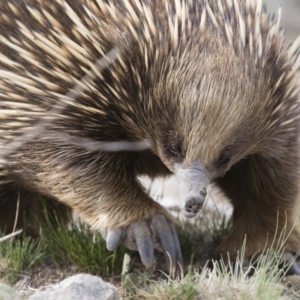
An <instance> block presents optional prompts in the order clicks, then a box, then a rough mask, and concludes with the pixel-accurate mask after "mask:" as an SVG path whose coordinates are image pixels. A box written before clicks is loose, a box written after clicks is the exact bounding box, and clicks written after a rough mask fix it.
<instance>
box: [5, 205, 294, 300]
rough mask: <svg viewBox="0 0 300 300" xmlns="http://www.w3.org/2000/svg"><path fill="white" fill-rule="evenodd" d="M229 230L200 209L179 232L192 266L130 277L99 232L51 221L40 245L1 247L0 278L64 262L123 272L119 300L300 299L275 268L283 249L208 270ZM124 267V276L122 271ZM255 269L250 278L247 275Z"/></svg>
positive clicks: (121, 252)
mask: <svg viewBox="0 0 300 300" xmlns="http://www.w3.org/2000/svg"><path fill="white" fill-rule="evenodd" d="M229 227H230V222H229V221H228V220H227V219H226V218H225V217H224V216H223V215H222V214H220V213H219V212H218V211H214V212H212V211H210V210H205V209H204V211H203V212H202V213H201V214H200V216H199V217H198V218H196V219H193V221H192V223H191V222H190V223H188V222H187V223H184V224H183V225H182V226H181V227H180V228H178V236H179V239H180V243H181V245H182V251H183V256H184V260H185V262H186V265H188V264H189V263H190V266H189V268H188V273H187V274H184V273H183V272H181V273H180V274H177V275H176V276H173V277H172V276H168V275H166V274H164V273H162V272H158V271H153V270H152V271H149V270H144V269H143V268H141V267H140V265H138V268H137V271H136V270H135V272H133V273H132V270H131V268H130V266H131V265H132V261H131V259H132V256H130V254H131V252H128V251H127V250H125V248H123V247H120V248H119V249H118V250H117V251H115V252H109V251H107V250H106V247H105V242H104V241H103V240H102V238H101V236H100V235H99V234H98V233H95V232H93V231H91V230H90V229H89V228H87V227H86V226H84V225H83V224H82V223H79V224H75V223H72V224H70V225H69V226H68V227H67V226H66V225H64V224H63V223H62V222H60V221H59V220H58V219H57V218H55V220H52V221H51V222H50V220H48V221H47V223H46V224H45V225H43V226H42V228H41V238H40V239H39V240H33V239H31V238H29V237H24V236H23V237H21V239H16V238H14V239H10V240H6V241H4V242H0V274H1V275H2V276H4V277H5V278H6V279H8V281H9V282H10V283H12V284H13V283H15V282H16V281H17V280H18V279H20V277H21V276H22V274H26V273H28V272H31V271H34V269H35V268H36V267H38V266H42V265H45V264H48V263H49V261H51V262H55V264H56V265H57V268H58V269H59V268H64V265H65V264H66V262H67V263H68V264H71V265H73V266H75V267H76V269H77V270H78V271H81V272H87V273H91V274H96V275H105V277H110V276H114V277H116V276H115V275H120V274H121V273H122V274H123V277H122V282H121V286H122V296H123V298H124V299H130V300H135V299H149V300H152V299H157V300H158V299H164V300H173V299H174V300H175V299H181V300H192V299H201V300H210V299H220V300H227V299H228V300H231V299H232V300H244V299H245V300H246V299H247V300H248V299H255V300H256V299H259V300H260V299H261V300H264V299H266V300H267V299H272V300H287V299H291V300H294V299H295V300H296V299H300V292H299V291H297V289H296V288H295V287H293V286H291V287H287V285H285V284H283V278H284V276H285V273H284V271H283V270H282V269H280V268H279V266H280V264H281V262H282V261H281V253H282V252H283V250H284V249H283V248H282V247H279V248H278V249H277V251H271V250H268V249H265V251H264V252H263V255H261V256H259V257H258V258H256V259H255V260H253V261H252V262H251V265H250V266H246V267H245V265H244V257H243V251H242V253H241V254H240V256H239V257H238V258H237V260H236V261H235V263H234V265H232V266H231V265H230V266H228V265H226V264H225V263H224V261H214V262H213V268H212V269H210V268H208V267H207V266H206V265H205V263H206V261H207V258H208V253H212V250H213V249H214V248H215V247H217V245H218V243H219V242H220V241H221V237H222V236H223V235H224V234H226V233H227V232H228V230H229ZM287 234H288V233H285V232H283V233H282V234H281V236H280V240H281V241H282V245H283V244H284V238H285V236H286V235H287ZM0 241H1V240H0ZM124 257H125V259H124ZM125 262H126V271H127V273H126V272H124V266H123V267H122V264H125ZM159 263H160V262H158V263H157V265H158V268H160V264H159ZM196 263H197V264H198V266H197V265H196ZM254 269H255V272H254V274H253V275H252V276H249V274H252V273H253V270H254ZM122 270H123V272H122ZM130 272H131V273H130ZM125 273H126V274H125ZM0 277H1V276H0ZM117 277H118V276H117ZM118 278H121V277H118Z"/></svg>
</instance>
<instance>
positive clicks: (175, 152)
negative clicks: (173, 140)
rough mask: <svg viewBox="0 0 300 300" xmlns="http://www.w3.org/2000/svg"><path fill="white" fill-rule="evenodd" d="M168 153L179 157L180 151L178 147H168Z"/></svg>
mask: <svg viewBox="0 0 300 300" xmlns="http://www.w3.org/2000/svg"><path fill="white" fill-rule="evenodd" d="M167 151H168V153H169V154H170V155H172V156H174V157H177V156H179V154H180V149H179V147H178V146H176V145H168V146H167Z"/></svg>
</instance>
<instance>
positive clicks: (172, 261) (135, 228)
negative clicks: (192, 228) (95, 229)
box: [102, 214, 182, 271]
mask: <svg viewBox="0 0 300 300" xmlns="http://www.w3.org/2000/svg"><path fill="white" fill-rule="evenodd" d="M102 235H103V237H104V238H105V239H106V246H107V249H108V250H111V251H113V250H115V249H116V248H117V247H118V246H119V245H120V244H123V245H124V246H126V247H127V248H129V249H131V250H138V251H139V253H140V256H141V260H142V262H143V264H144V265H145V266H151V265H152V264H153V257H154V248H155V249H159V250H162V251H163V252H164V254H165V258H166V262H167V267H168V269H169V270H170V271H172V270H174V269H175V268H176V266H177V264H178V263H179V264H180V265H181V266H182V254H181V249H180V244H179V241H178V237H177V233H176V230H175V227H174V224H173V223H172V222H170V221H169V220H167V218H166V217H165V216H164V215H162V214H156V215H154V216H153V217H152V218H150V219H148V220H147V221H140V222H135V223H132V224H130V225H129V226H128V227H123V228H115V229H107V230H104V231H102Z"/></svg>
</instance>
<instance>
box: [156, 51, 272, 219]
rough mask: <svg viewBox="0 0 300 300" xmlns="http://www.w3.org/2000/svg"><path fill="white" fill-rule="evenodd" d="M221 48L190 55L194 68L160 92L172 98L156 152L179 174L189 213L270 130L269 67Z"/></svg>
mask: <svg viewBox="0 0 300 300" xmlns="http://www.w3.org/2000/svg"><path fill="white" fill-rule="evenodd" d="M217 54H218V55H216V54H215V55H214V54H208V53H206V54H205V56H203V55H202V54H200V55H199V56H198V57H197V59H195V61H190V64H191V66H190V67H189V68H187V69H188V70H189V72H190V73H186V68H185V69H184V70H183V71H182V72H180V69H179V70H178V69H177V70H176V71H177V72H174V73H175V74H176V76H177V77H178V78H177V79H178V80H177V82H176V83H175V80H174V81H171V82H170V83H168V82H166V84H165V85H164V89H163V91H162V95H160V96H161V97H162V98H163V99H164V101H166V102H167V103H168V104H167V105H165V106H164V107H163V108H161V110H162V111H161V112H159V113H157V115H158V116H159V117H158V118H157V120H156V121H155V125H154V126H155V127H156V130H155V131H156V132H157V136H156V138H155V139H156V143H157V148H158V149H157V153H158V155H159V156H160V158H161V159H162V161H163V162H164V163H165V164H166V165H167V166H168V167H169V168H170V169H171V170H172V171H173V172H174V173H175V174H176V176H177V179H178V183H179V190H180V198H181V200H180V201H181V202H180V207H181V209H182V211H183V213H184V215H185V216H187V217H193V216H194V215H196V213H197V212H198V211H199V210H200V208H201V207H202V204H203V202H204V200H205V197H206V188H207V185H208V184H209V183H210V182H211V181H212V180H214V179H216V178H218V177H220V176H222V175H224V174H225V173H226V172H227V171H228V170H229V169H230V168H231V167H232V166H233V165H234V164H235V163H236V162H238V161H239V160H241V159H242V158H243V157H246V156H247V155H249V154H251V153H254V152H255V151H258V145H260V144H261V141H262V140H263V139H265V138H266V135H267V134H268V133H267V132H266V130H265V125H266V124H267V123H268V118H269V114H270V111H271V109H269V105H270V103H271V102H270V101H269V100H270V99H268V98H270V96H269V94H268V86H267V85H266V82H265V80H264V72H261V71H260V70H259V71H258V70H257V68H256V66H255V63H254V62H251V60H246V59H244V58H239V57H237V56H235V55H234V53H233V51H232V52H230V51H229V50H226V49H223V51H222V52H221V53H220V52H219V53H217ZM201 55H202V56H201ZM220 55H221V57H219V56H220ZM197 61H198V62H199V61H201V64H199V63H197ZM173 71H174V70H173ZM187 78H188V80H187ZM157 93H158V92H157ZM161 102H162V101H161Z"/></svg>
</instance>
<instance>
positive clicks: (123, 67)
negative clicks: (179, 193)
mask: <svg viewBox="0 0 300 300" xmlns="http://www.w3.org/2000/svg"><path fill="white" fill-rule="evenodd" d="M50 2H52V4H49V1H43V0H39V1H38V0H28V1H26V2H25V1H20V0H18V1H17V0H9V1H5V2H2V3H1V4H0V24H1V25H0V30H1V34H0V38H1V40H0V48H1V49H2V50H1V54H2V56H1V57H2V58H3V57H6V58H7V59H8V60H9V61H10V63H7V62H5V61H4V60H3V59H2V60H0V61H1V62H0V66H1V68H2V69H4V70H7V71H9V72H11V73H9V74H8V75H7V74H4V73H3V72H2V73H1V72H0V78H1V79H0V90H1V91H2V94H1V95H0V97H1V102H0V108H1V109H2V117H1V122H2V123H1V124H0V129H1V131H3V134H2V135H3V138H2V142H1V145H2V146H3V145H5V144H6V143H7V142H9V141H11V140H13V139H14V138H15V137H16V136H18V135H20V134H22V133H23V132H25V131H26V128H27V127H30V126H32V125H33V124H35V122H36V121H37V120H38V119H39V118H41V117H43V116H44V114H45V112H46V111H47V110H48V109H50V108H51V107H52V106H53V105H54V104H55V103H56V101H57V100H60V101H62V102H64V101H66V99H65V98H64V97H63V96H64V95H66V94H67V92H68V91H69V89H70V88H72V86H73V85H74V83H75V81H76V80H80V79H81V78H82V76H84V74H85V73H86V70H89V69H90V68H91V67H92V66H93V64H94V63H95V61H96V60H97V59H98V58H99V57H101V56H102V55H103V53H107V52H108V51H109V50H110V49H111V48H112V47H116V48H117V49H118V51H119V53H120V56H119V58H118V59H117V60H116V61H115V62H114V63H113V64H112V65H111V66H110V67H109V68H108V69H106V70H105V71H104V72H102V74H99V76H98V77H97V79H96V80H95V81H94V82H92V83H90V85H89V86H88V87H87V89H86V90H85V91H84V92H83V93H82V94H81V95H80V97H78V98H77V99H76V101H75V102H74V104H70V105H68V106H67V108H66V109H65V110H64V111H63V113H62V115H61V116H59V117H58V118H56V119H55V120H54V121H53V122H52V123H51V124H50V125H49V127H48V128H47V132H48V133H47V132H46V133H45V134H41V135H40V136H38V137H36V138H35V139H33V140H31V141H29V142H28V143H26V144H25V145H23V146H22V147H20V148H19V149H18V150H17V151H15V152H14V153H10V155H9V156H8V157H5V159H4V160H2V161H1V164H2V166H1V167H2V170H3V171H2V172H1V174H3V184H2V186H1V190H2V191H5V192H3V193H2V194H4V193H6V194H5V195H9V197H8V196H5V197H1V199H0V212H1V213H2V215H4V214H6V212H9V214H7V216H10V217H9V218H8V219H9V220H7V219H5V221H4V222H2V223H4V225H6V227H7V228H8V229H9V230H10V229H11V228H12V227H11V222H13V216H14V213H12V212H11V211H15V207H16V203H15V198H16V195H17V194H18V192H17V191H19V194H20V201H21V203H23V201H26V202H27V201H28V199H29V198H30V197H32V201H33V202H32V203H31V205H35V203H36V202H35V201H36V200H35V199H36V198H37V197H38V195H43V196H44V197H46V198H49V199H57V200H58V201H59V202H61V203H64V204H65V205H67V206H70V207H72V208H74V209H76V210H77V211H78V212H79V213H80V214H81V216H82V217H83V218H84V219H85V220H86V222H88V223H89V224H90V225H92V226H93V227H94V228H97V229H102V228H116V227H122V226H128V225H129V224H131V223H132V222H136V221H140V220H145V219H148V218H150V217H152V216H153V215H155V214H157V213H162V214H164V215H166V216H167V217H168V218H170V219H171V216H170V215H169V214H168V213H167V212H166V211H165V210H164V209H163V208H162V207H161V206H160V205H159V204H157V203H156V202H154V201H153V200H152V199H151V198H150V197H149V196H148V195H147V194H146V192H145V191H144V189H143V188H142V187H141V185H140V183H139V182H138V180H137V175H140V174H147V175H149V176H151V177H156V176H166V175H168V174H170V173H171V172H175V173H176V168H178V166H179V167H180V168H187V167H189V166H191V165H192V164H194V163H195V162H197V163H201V165H202V166H203V168H204V169H205V170H206V171H205V172H206V174H207V177H208V178H209V180H210V181H211V182H215V183H216V184H218V185H219V186H221V187H222V189H223V190H224V191H225V193H226V194H227V195H228V196H229V197H230V199H231V201H232V203H233V205H234V215H233V228H232V231H231V233H230V234H229V235H228V236H227V237H226V238H225V239H224V242H223V243H222V245H221V246H220V249H219V252H221V253H225V252H227V251H229V253H230V255H232V256H234V255H235V253H236V251H237V250H238V249H239V248H240V247H241V243H242V241H243V239H244V236H245V235H247V241H248V242H247V245H248V248H247V249H248V251H247V255H252V254H254V253H256V252H258V251H261V250H262V249H263V248H264V246H265V242H266V238H267V236H269V245H271V242H272V238H273V236H274V234H275V230H276V223H277V220H278V221H279V222H278V231H281V230H282V229H283V226H284V224H285V223H287V230H288V231H289V230H290V229H291V228H292V226H293V224H294V222H295V211H294V208H295V207H296V199H297V194H298V188H299V137H298V135H299V129H300V128H299V120H298V117H299V104H298V102H297V101H299V91H298V90H297V86H296V83H295V82H296V79H297V78H296V76H297V75H296V74H295V72H294V73H293V72H292V71H291V68H292V65H293V64H294V63H295V60H296V55H290V54H288V49H287V46H286V45H285V40H284V36H283V34H282V33H281V32H278V31H276V30H275V31H274V34H270V38H269V36H268V33H269V31H271V28H273V27H274V25H273V23H272V22H271V21H268V20H267V18H266V14H265V13H261V19H259V20H258V21H257V20H256V19H255V18H256V17H255V16H256V14H255V12H256V6H255V5H254V4H253V3H254V1H252V2H251V3H252V5H253V7H252V8H249V7H247V6H246V4H245V3H244V2H245V1H237V2H238V3H239V5H240V6H241V8H242V10H243V11H244V16H243V17H244V19H245V20H249V19H250V21H251V22H252V23H251V24H250V25H248V23H247V22H248V21H247V22H246V25H245V26H246V29H245V31H246V34H245V36H246V37H245V45H243V42H242V40H243V36H244V34H243V33H242V29H239V28H240V27H241V26H239V23H238V21H237V20H238V16H237V13H236V12H235V11H234V9H231V10H230V8H228V14H229V20H228V21H226V22H228V23H227V27H228V28H231V30H232V34H229V36H231V37H232V40H233V42H232V44H231V42H230V37H228V36H226V26H225V27H224V26H223V24H225V23H226V22H225V21H224V18H223V17H222V15H221V13H220V11H219V8H218V6H217V4H216V3H215V1H213V0H211V1H208V3H209V4H210V8H209V9H210V10H211V11H212V12H213V14H214V16H215V18H216V22H217V23H218V24H219V27H218V26H215V25H214V22H215V21H214V19H213V17H209V16H210V15H209V12H210V10H207V13H206V19H204V16H203V14H202V12H203V11H204V10H205V6H204V1H200V2H199V3H198V6H199V7H198V8H197V5H196V3H197V1H190V2H191V3H192V4H191V6H190V7H189V9H190V12H189V18H187V17H186V14H187V13H186V14H184V12H183V10H181V13H182V16H181V15H180V14H179V10H178V13H177V14H176V13H174V11H175V10H176V9H177V8H176V7H175V4H174V5H173V4H172V5H171V4H170V7H169V12H168V13H167V10H166V8H165V1H151V5H150V4H147V3H146V2H145V3H144V6H145V7H146V8H145V11H147V12H148V14H150V12H151V14H153V15H155V17H153V18H152V17H151V14H150V17H149V15H147V14H146V13H143V11H141V10H140V7H139V6H138V5H136V4H137V3H143V2H142V1H141V2H139V1H126V0H125V2H126V3H129V2H130V3H132V7H133V9H134V10H135V12H136V14H137V16H139V17H138V18H135V17H134V14H133V13H132V12H131V11H129V10H128V7H124V6H123V4H122V1H110V3H111V5H110V6H108V5H107V4H105V1H103V2H102V4H103V7H98V6H97V4H96V1H79V0H68V1H65V2H63V3H64V6H61V5H60V4H59V3H60V2H62V1H56V2H55V1H50ZM221 2H222V3H223V4H222V5H223V9H225V10H226V4H225V3H227V2H226V1H225V0H224V1H221ZM235 2H236V1H235ZM7 3H10V4H11V6H9V5H8V4H7ZM66 3H68V4H69V5H70V7H71V8H72V9H73V11H74V12H75V13H76V14H77V17H76V18H78V19H80V22H81V23H82V24H81V25H80V26H79V25H78V24H79V23H78V22H77V21H78V20H77V19H76V18H75V17H74V13H73V12H71V11H70V9H69V8H68V7H67V5H66ZM170 3H173V2H172V1H170ZM228 3H229V2H228ZM82 4H85V7H86V8H88V9H89V13H91V14H92V15H93V18H91V17H89V13H88V12H87V11H86V10H84V9H83V5H82ZM30 5H31V6H32V8H33V10H34V12H35V13H33V12H32V10H29V6H30ZM44 12H48V13H47V14H45V13H44ZM49 14H50V15H52V18H51V17H49ZM36 16H37V17H36ZM220 16H221V17H220ZM172 18H173V19H172ZM149 19H150V20H151V19H152V22H153V23H154V24H155V25H154V26H153V25H152V24H151V21H149ZM182 19H183V20H184V21H185V22H184V26H183V23H182V22H181V20H182ZM54 20H55V21H54ZM203 20H204V21H203ZM177 21H178V24H179V25H178V28H177V27H176V26H177V25H176V22H177ZM202 21H203V22H204V25H203V22H202ZM169 22H171V25H170V23H169ZM255 22H258V23H259V30H260V32H259V33H254V34H253V36H252V40H251V38H250V31H251V30H252V28H255V24H256V23H255ZM20 24H23V25H24V26H23V27H22V26H20ZM52 28H54V29H55V31H54V30H52ZM228 28H227V29H228ZM154 29H155V30H154ZM177 30H178V31H177ZM239 30H241V32H240V31H239ZM40 35H41V36H44V37H46V40H47V41H48V43H52V44H55V45H57V47H58V49H54V50H51V49H49V48H51V47H50V46H49V45H48V44H47V43H46V42H45V41H44V40H43V39H41V38H40ZM33 37H34V38H33ZM261 38H262V43H261V41H260V39H261ZM70 41H73V42H74V43H76V44H77V47H79V48H80V49H81V50H80V51H79V50H78V49H77V48H76V47H73V46H72V44H71V42H70ZM251 43H252V44H253V47H251ZM44 45H46V46H44ZM260 47H262V53H263V54H261V53H260V52H261V51H260ZM74 49H75V50H74ZM74 53H75V54H74ZM145 54H147V56H145ZM57 55H59V56H57ZM29 58H30V59H29ZM33 61H35V62H37V64H34V63H33ZM1 74H2V75H1ZM12 74H17V75H18V76H20V77H21V79H20V78H19V77H18V78H15V77H13V76H12ZM39 79H43V80H44V81H39ZM26 80H28V82H27V81H26ZM23 82H24V83H26V84H27V85H26V86H25V87H24V85H22V84H21V83H23ZM45 82H46V83H45ZM48 83H52V85H50V84H48ZM33 87H35V89H34V88H33ZM53 92H55V94H54V93H53ZM2 103H3V104H2ZM16 103H17V104H18V103H27V104H28V105H27V106H24V107H22V106H18V105H16ZM9 109H13V110H15V112H16V113H15V114H10V113H9V111H8V110H9ZM6 110H7V112H6ZM0 116H1V115H0ZM26 116H29V118H26ZM51 131H54V132H64V133H68V134H70V135H72V136H75V137H77V138H90V139H93V140H96V141H118V140H131V141H137V140H142V139H149V140H150V143H151V149H150V150H147V151H144V152H118V153H113V152H102V151H88V150H87V149H85V148H84V147H78V146H74V145H72V144H69V143H68V141H65V142H63V141H57V140H55V139H52V138H51V136H50V135H49V134H50V133H51ZM170 149H171V152H170ZM174 153H175V154H174ZM0 154H1V153H0ZM5 182H8V183H5ZM12 183H13V184H12ZM26 191H28V192H26ZM26 193H28V196H24V197H23V195H25V194H26ZM8 198H11V199H9V201H8ZM28 203H29V202H28ZM21 210H22V211H21V214H20V217H21V216H22V213H23V210H25V211H26V209H23V204H22V205H21ZM40 211H41V210H39V211H38V212H37V214H38V215H40ZM27 219H31V217H30V215H29V216H28V217H27ZM2 220H3V219H1V221H2ZM20 222H21V221H19V223H18V224H20ZM0 225H3V224H0ZM286 246H287V249H288V250H289V251H292V252H296V251H297V250H298V249H299V246H300V239H299V233H298V231H297V230H296V229H293V230H292V233H291V235H290V237H289V238H288V240H287V243H286Z"/></svg>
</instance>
